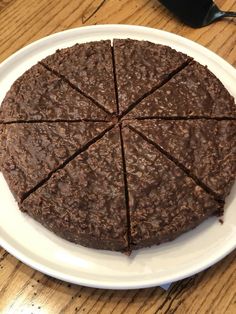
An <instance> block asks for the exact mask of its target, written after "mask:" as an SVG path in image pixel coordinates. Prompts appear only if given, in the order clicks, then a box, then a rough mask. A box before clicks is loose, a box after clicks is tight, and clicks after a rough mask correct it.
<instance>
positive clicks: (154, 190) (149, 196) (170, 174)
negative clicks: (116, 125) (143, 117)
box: [123, 127, 221, 249]
mask: <svg viewBox="0 0 236 314" xmlns="http://www.w3.org/2000/svg"><path fill="white" fill-rule="evenodd" d="M123 141H124V151H125V159H126V174H127V182H128V194H129V212H130V227H131V234H130V240H131V249H132V248H134V249H137V248H141V247H145V246H151V245H154V244H160V243H162V242H165V241H169V240H173V239H175V238H176V237H177V236H179V235H180V234H182V233H184V232H186V231H188V230H190V229H192V228H194V227H196V226H198V225H199V224H200V223H201V222H202V221H203V220H205V219H207V218H208V217H209V216H210V215H212V214H213V213H216V212H218V211H219V210H220V207H221V205H219V203H218V202H216V201H215V200H214V198H213V197H212V196H211V195H210V194H208V193H207V192H206V191H204V190H203V189H202V188H201V187H200V186H198V185H197V184H196V183H195V181H193V180H192V179H191V178H190V177H188V176H187V175H186V173H185V172H184V171H182V170H181V169H180V168H179V167H178V166H176V165H175V163H173V162H172V161H171V160H169V159H168V158H167V157H166V156H165V155H163V154H162V153H161V152H160V151H159V150H158V149H157V148H156V147H155V146H154V145H152V144H150V143H148V142H147V141H146V140H145V139H143V138H142V136H140V135H139V134H137V133H136V132H134V131H133V130H130V129H129V128H128V127H125V128H124V129H123Z"/></svg>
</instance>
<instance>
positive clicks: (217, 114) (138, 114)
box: [126, 62, 236, 118]
mask: <svg viewBox="0 0 236 314" xmlns="http://www.w3.org/2000/svg"><path fill="white" fill-rule="evenodd" d="M193 116H195V117H211V118H222V117H223V118H224V117H228V118H236V104H235V102H234V98H233V97H232V96H231V95H230V94H229V92H228V91H227V90H226V88H225V87H224V86H223V84H222V83H221V82H220V81H219V80H218V78H217V77H216V76H215V75H214V74H213V73H211V72H210V71H209V70H208V69H207V67H204V66H202V65H201V64H199V63H197V62H191V63H190V64H189V65H188V66H186V67H185V68H184V69H183V70H182V71H181V72H179V73H177V74H176V75H174V76H173V77H172V79H171V80H170V81H169V82H167V83H166V84H165V85H164V86H162V87H161V88H160V89H158V90H156V91H155V92H154V93H153V94H151V95H149V96H148V97H147V98H145V99H143V100H142V101H141V102H140V103H139V104H138V105H137V106H136V107H135V108H134V109H133V110H132V111H130V112H129V113H128V115H127V116H126V118H145V117H146V118H151V117H156V118H157V117H159V118H160V117H193Z"/></svg>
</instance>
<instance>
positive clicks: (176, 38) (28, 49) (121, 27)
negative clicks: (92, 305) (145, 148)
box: [0, 24, 236, 289]
mask: <svg viewBox="0 0 236 314" xmlns="http://www.w3.org/2000/svg"><path fill="white" fill-rule="evenodd" d="M110 28H113V29H114V30H117V31H119V32H120V31H121V32H127V31H128V32H134V33H137V32H139V31H140V32H144V33H145V32H146V33H148V34H150V33H152V34H153V35H154V36H155V35H157V36H158V35H159V36H160V35H161V36H163V37H167V38H169V39H170V40H171V41H173V42H177V43H179V42H180V43H181V44H183V45H185V46H188V47H190V48H191V49H194V50H196V51H197V52H199V51H200V53H204V52H205V57H206V58H208V59H211V60H215V61H216V62H217V63H218V64H220V65H221V66H223V67H224V69H225V71H226V72H228V73H229V74H230V75H231V76H233V77H234V79H235V80H236V70H235V69H234V67H233V66H232V65H230V64H229V63H228V62H227V61H226V60H224V59H223V58H221V57H220V56H218V55H217V54H216V53H214V52H213V51H211V50H209V49H208V48H206V47H204V46H202V45H200V44H198V43H196V42H194V41H192V40H190V39H187V38H185V37H183V36H180V35H177V34H174V33H171V32H167V31H164V30H159V29H154V28H150V27H145V26H138V25H125V24H105V25H92V26H83V27H77V28H72V29H68V30H64V31H60V32H57V33H54V34H51V35H48V36H46V37H43V38H41V39H39V40H37V41H34V42H32V43H30V44H29V45H26V46H25V47H23V48H21V49H20V50H18V51H16V52H15V53H14V54H12V55H11V56H9V57H8V58H7V59H5V60H4V61H3V62H2V63H0V71H1V70H3V69H4V67H8V66H9V63H10V64H11V63H12V62H14V60H15V59H16V58H18V57H23V56H24V55H25V54H29V53H32V51H34V49H38V47H40V46H44V45H45V44H46V43H47V42H48V41H50V39H52V38H53V39H54V40H58V41H59V40H60V38H61V37H62V36H67V34H72V33H77V32H79V33H80V32H88V31H89V32H90V31H91V32H98V31H99V32H101V33H103V32H104V33H105V32H106V31H109V29H110ZM114 38H119V36H117V37H116V36H114ZM0 231H1V230H0ZM0 246H2V247H3V248H4V249H5V250H6V251H8V252H9V253H10V254H12V255H13V256H15V257H16V258H17V259H19V260H20V261H22V262H23V263H25V264H26V265H28V266H30V267H32V268H34V269H36V270H38V271H40V272H42V273H44V274H46V275H49V276H51V277H54V278H57V279H60V280H63V281H67V282H71V283H74V284H79V285H83V286H88V287H93V288H103V289H104V288H105V289H137V288H148V287H153V286H158V285H162V284H166V283H169V282H170V281H171V282H174V281H178V280H181V279H184V278H187V277H189V276H192V275H194V274H196V273H198V272H200V271H202V270H204V269H207V268H209V267H210V266H212V265H213V264H215V263H217V262H218V261H219V260H221V259H223V258H224V257H225V256H227V255H228V254H229V253H230V252H232V251H233V250H235V249H236V241H235V243H234V245H232V246H230V247H228V248H227V250H225V251H224V252H223V253H222V254H219V255H218V256H217V257H215V258H214V259H213V258H212V260H210V261H208V263H204V262H203V263H201V264H200V265H199V267H193V269H192V271H191V270H189V271H188V272H187V273H185V274H182V273H181V274H178V273H177V274H176V276H172V279H169V280H158V278H156V277H155V279H153V280H150V279H149V280H147V281H145V282H142V283H138V282H132V283H128V282H126V283H124V282H115V283H114V282H113V283H111V282H110V281H104V282H98V280H91V279H85V280H84V278H78V277H76V278H75V276H72V275H68V274H66V273H61V272H60V271H58V270H55V269H53V268H51V267H48V266H47V265H42V264H41V263H40V262H38V261H36V260H35V259H34V258H31V257H28V256H26V255H25V254H24V253H22V252H21V251H19V250H17V249H16V248H15V247H14V246H12V245H11V244H10V243H8V242H7V241H6V240H4V238H3V237H2V236H1V233H0Z"/></svg>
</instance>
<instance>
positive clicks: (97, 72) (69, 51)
mask: <svg viewBox="0 0 236 314" xmlns="http://www.w3.org/2000/svg"><path fill="white" fill-rule="evenodd" d="M42 63H43V64H45V65H46V66H47V67H48V68H49V69H51V70H53V71H55V72H57V73H58V74H59V75H61V76H63V77H64V78H65V79H67V80H68V81H70V83H72V84H73V85H74V86H76V87H77V88H78V89H80V90H81V91H82V92H83V93H84V94H86V95H88V96H89V97H91V98H93V99H94V100H95V101H96V102H98V103H99V104H100V105H101V106H103V107H104V108H105V109H106V110H107V111H108V112H110V113H111V114H115V113H116V111H117V105H116V96H115V85H114V73H113V62H112V50H111V42H110V40H101V41H98V42H89V43H84V44H76V45H74V46H72V47H69V48H65V49H61V50H57V51H56V53H54V54H52V55H50V56H48V57H47V58H45V59H44V60H42Z"/></svg>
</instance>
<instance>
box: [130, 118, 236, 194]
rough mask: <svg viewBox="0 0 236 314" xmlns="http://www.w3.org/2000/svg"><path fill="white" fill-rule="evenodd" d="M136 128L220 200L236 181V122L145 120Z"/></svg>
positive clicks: (136, 125)
mask: <svg viewBox="0 0 236 314" xmlns="http://www.w3.org/2000/svg"><path fill="white" fill-rule="evenodd" d="M133 125H134V126H135V128H136V129H137V130H138V131H139V132H142V133H143V134H144V135H145V136H146V137H147V138H149V139H150V140H151V141H153V142H155V143H156V144H157V145H159V146H160V147H161V148H162V149H164V150H165V151H166V152H167V153H168V154H169V155H170V156H171V157H173V158H174V159H175V160H177V161H178V162H179V163H181V164H182V165H183V166H184V167H185V168H186V169H187V170H188V171H189V173H190V174H191V175H193V176H195V177H196V178H197V179H199V180H200V181H201V182H202V183H203V184H205V185H206V186H207V187H208V188H209V189H210V190H212V191H213V192H214V193H215V194H216V195H217V196H218V197H219V198H220V199H222V200H224V199H225V197H226V196H227V195H228V194H229V192H230V189H231V187H232V185H233V182H234V180H235V178H236V121H235V120H232V121H227V120H225V121H217V120H207V119H205V120H204V119H202V120H173V121H171V120H169V121H168V120H166V121H165V120H144V121H139V122H136V123H135V122H134V123H133Z"/></svg>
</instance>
